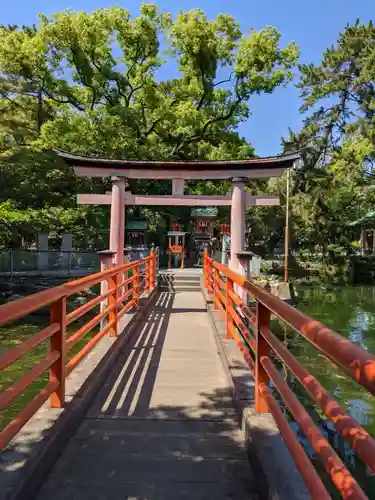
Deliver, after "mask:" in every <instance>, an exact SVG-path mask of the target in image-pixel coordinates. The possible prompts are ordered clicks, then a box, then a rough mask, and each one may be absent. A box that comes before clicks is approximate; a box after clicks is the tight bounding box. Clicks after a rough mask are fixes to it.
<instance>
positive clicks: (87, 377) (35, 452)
mask: <svg viewBox="0 0 375 500" xmlns="http://www.w3.org/2000/svg"><path fill="white" fill-rule="evenodd" d="M156 295H157V290H154V291H153V292H152V293H151V294H150V295H148V296H145V297H143V298H142V299H141V304H140V309H143V310H144V311H145V310H146V309H149V307H150V306H151V305H152V304H153V302H154V300H155V298H156ZM142 317H144V314H142V312H141V313H140V314H127V315H125V316H124V317H123V319H122V320H121V322H120V330H121V334H120V335H119V336H118V337H117V339H114V338H111V337H108V336H106V337H103V338H102V339H101V340H100V341H99V342H98V344H97V345H96V346H95V348H94V349H93V350H92V351H91V352H90V354H89V355H88V356H87V357H86V358H85V359H84V360H83V361H82V363H81V364H80V365H79V367H77V368H76V369H75V370H74V371H73V372H72V373H71V375H70V376H69V377H68V378H67V384H66V406H65V408H64V409H51V408H50V407H49V402H48V401H47V402H46V403H45V404H44V405H43V406H42V407H41V408H40V410H38V411H37V413H36V414H35V415H34V416H33V417H32V418H31V419H30V420H29V422H28V423H27V424H26V425H25V426H24V427H23V428H22V430H21V431H20V432H19V433H18V434H17V435H16V436H15V438H14V439H13V440H12V441H11V442H10V443H9V444H8V446H7V447H6V448H5V449H4V450H3V451H2V452H1V453H0V500H30V499H32V498H34V497H35V495H36V494H37V493H38V491H39V489H40V488H41V486H42V485H43V482H44V480H45V478H46V477H47V476H48V474H49V473H50V471H51V470H52V468H53V467H54V465H55V463H56V461H57V460H58V458H59V456H60V455H61V453H62V452H63V450H64V448H65V446H66V444H67V443H68V441H69V439H70V438H71V437H72V435H73V434H74V432H75V431H76V429H77V428H78V426H79V424H80V423H81V421H82V419H83V418H84V416H85V414H86V412H87V410H88V409H89V407H90V405H91V404H92V402H93V400H94V398H95V396H96V395H97V392H98V390H99V388H100V387H101V385H102V384H103V383H104V382H105V380H106V379H107V377H108V375H109V374H110V371H111V369H112V367H113V365H114V363H115V361H116V359H117V357H118V356H119V355H120V354H121V350H122V348H123V346H124V345H125V344H126V343H127V342H128V340H129V339H130V337H131V336H132V335H133V334H134V333H135V331H136V329H137V327H138V324H139V322H140V321H142ZM125 327H127V328H126V332H125V331H124V329H125Z"/></svg>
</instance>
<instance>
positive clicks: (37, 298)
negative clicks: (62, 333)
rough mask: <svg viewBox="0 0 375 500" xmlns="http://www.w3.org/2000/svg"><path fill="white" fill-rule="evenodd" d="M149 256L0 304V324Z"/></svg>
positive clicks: (18, 317) (137, 263) (91, 284)
mask: <svg viewBox="0 0 375 500" xmlns="http://www.w3.org/2000/svg"><path fill="white" fill-rule="evenodd" d="M151 258H152V257H151V256H148V257H146V258H145V259H143V260H137V261H135V262H129V263H127V264H122V265H120V266H116V267H112V268H110V269H106V270H105V271H99V272H97V273H94V274H91V275H90V276H85V277H83V278H78V279H76V280H72V281H69V282H67V283H64V284H62V285H59V286H56V287H53V288H49V289H48V290H43V291H42V292H37V293H33V294H32V295H28V296H27V297H22V298H20V299H17V300H14V301H12V302H8V303H7V304H2V305H0V326H3V325H5V324H7V323H10V322H12V321H16V320H17V319H20V318H22V317H23V316H27V315H28V314H30V313H33V312H35V311H37V310H38V309H41V308H42V307H46V306H49V305H50V304H52V302H55V301H56V300H59V299H61V298H62V297H69V296H70V295H73V294H75V293H78V292H80V291H82V290H85V289H86V288H89V287H91V286H94V285H97V284H98V283H100V282H101V281H102V280H103V279H104V278H110V277H112V276H114V275H115V274H117V273H118V272H121V271H128V270H130V269H132V268H134V267H136V266H138V265H139V264H140V263H142V262H147V261H149V260H150V259H151Z"/></svg>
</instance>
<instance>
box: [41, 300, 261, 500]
mask: <svg viewBox="0 0 375 500" xmlns="http://www.w3.org/2000/svg"><path fill="white" fill-rule="evenodd" d="M37 498H38V500H47V499H50V498H54V500H59V499H80V500H94V499H95V500H96V499H103V500H106V499H112V500H120V499H121V500H125V499H130V498H134V499H153V500H155V499H169V498H171V499H172V498H173V499H175V498H176V499H179V498H194V499H211V498H216V499H229V498H236V499H238V500H242V499H245V498H247V499H249V498H251V499H254V498H259V496H258V490H257V484H256V481H255V479H254V476H253V474H252V471H251V469H250V466H249V462H248V460H247V456H246V453H245V449H244V445H243V437H242V435H241V432H240V430H239V426H238V421H237V417H236V412H235V409H234V407H233V401H232V394H231V388H230V387H229V383H228V379H227V375H226V372H225V370H224V367H223V365H222V361H221V359H220V356H219V353H218V350H217V346H216V343H215V338H214V333H213V330H212V328H211V325H210V320H209V317H208V313H207V312H206V308H205V304H204V301H203V298H202V295H201V294H200V293H199V292H190V293H189V292H182V293H176V294H173V293H161V294H160V295H159V297H158V299H157V302H156V303H155V305H154V306H153V307H152V309H151V310H150V311H149V312H148V313H146V314H145V318H144V322H143V324H141V327H140V329H139V331H138V332H137V334H136V335H134V337H133V338H132V340H131V341H130V343H128V344H127V345H126V346H124V348H123V350H122V352H121V355H120V357H119V360H118V362H117V363H116V364H115V365H114V366H113V369H112V372H111V374H110V376H109V377H108V379H107V380H106V382H105V383H104V385H103V386H102V388H101V390H100V391H99V393H98V394H97V396H96V399H95V401H94V403H93V405H92V406H91V408H90V409H89V411H88V412H87V414H86V416H85V419H84V420H83V422H82V423H81V425H80V427H79V429H78V431H77V432H76V433H75V435H74V436H73V437H72V439H71V440H70V442H69V444H68V446H67V447H66V448H65V450H64V452H63V453H62V455H61V457H60V459H59V460H58V462H57V463H56V465H55V467H54V468H53V470H52V472H51V473H50V475H49V477H48V478H47V480H46V482H45V484H44V486H43V487H42V489H41V491H40V492H39V495H38V496H37Z"/></svg>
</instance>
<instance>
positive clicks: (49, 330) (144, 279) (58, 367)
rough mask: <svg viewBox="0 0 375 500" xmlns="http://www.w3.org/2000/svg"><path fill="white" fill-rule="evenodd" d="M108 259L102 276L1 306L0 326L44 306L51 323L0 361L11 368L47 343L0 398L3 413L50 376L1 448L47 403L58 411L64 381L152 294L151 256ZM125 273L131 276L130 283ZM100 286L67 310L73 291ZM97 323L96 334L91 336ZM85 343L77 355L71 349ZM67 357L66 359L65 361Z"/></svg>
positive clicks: (0, 434)
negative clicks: (74, 325) (115, 262)
mask: <svg viewBox="0 0 375 500" xmlns="http://www.w3.org/2000/svg"><path fill="white" fill-rule="evenodd" d="M110 259H111V258H110V257H109V259H108V256H105V255H103V258H102V269H103V270H102V271H100V272H98V273H95V274H93V275H91V276H87V277H84V278H80V279H77V280H74V281H71V282H68V283H64V284H63V285H60V286H57V287H55V288H51V289H49V290H44V291H43V292H39V293H36V294H33V295H30V296H28V297H25V298H22V299H19V300H16V301H14V302H10V303H8V304H4V305H2V306H0V326H1V325H4V324H7V323H9V322H11V321H15V320H17V319H20V318H22V317H24V316H27V315H28V314H30V313H32V312H35V311H37V310H39V309H41V308H44V307H46V306H49V308H50V324H49V326H47V327H45V328H43V329H42V330H40V331H39V332H37V333H35V334H34V335H32V336H30V337H29V338H28V339H26V340H25V341H23V342H22V343H20V344H19V345H17V346H15V347H12V348H10V349H9V350H8V351H7V352H5V353H4V354H2V355H1V356H0V370H4V369H6V368H8V367H9V366H11V365H12V364H13V363H15V362H16V361H17V360H18V359H19V358H21V357H22V356H24V355H26V354H28V353H30V352H31V351H33V350H34V349H35V348H36V347H38V346H40V345H41V344H43V343H44V342H46V341H49V343H50V346H49V354H47V355H46V356H45V357H44V358H43V359H42V360H40V361H38V362H37V363H35V364H34V365H33V366H32V368H31V369H30V370H28V371H26V373H24V374H23V375H22V376H21V377H20V378H19V379H18V380H17V381H15V382H13V383H12V385H10V386H9V387H6V389H5V390H4V391H2V393H1V394H0V410H2V409H4V408H7V407H8V406H9V405H10V404H11V403H12V402H13V401H14V400H15V399H16V398H17V397H18V396H19V395H20V394H22V393H23V391H25V389H27V388H28V387H29V386H30V385H31V384H32V383H33V382H34V381H35V380H36V379H37V378H38V377H40V376H41V375H44V374H45V372H47V371H49V383H47V385H45V386H44V388H43V389H42V390H40V392H39V393H38V394H37V395H36V396H35V397H34V398H33V399H32V400H31V401H30V402H28V403H27V404H26V406H25V407H23V408H22V409H21V411H20V412H19V413H18V414H17V415H16V417H15V418H13V420H11V421H10V422H9V423H8V425H7V426H6V427H5V428H4V429H2V430H1V431H0V449H2V448H3V447H4V446H6V445H7V444H8V443H9V441H10V440H11V439H12V438H13V437H14V436H15V435H16V433H17V432H18V431H19V430H20V429H21V428H22V427H23V426H24V425H25V424H26V422H27V421H28V420H29V419H30V418H31V417H32V416H33V415H34V414H35V412H36V411H38V410H39V408H40V407H41V406H42V405H43V404H44V403H45V401H47V399H48V398H50V401H51V406H52V407H53V408H62V407H63V406H64V403H65V389H66V377H67V376H68V375H69V374H70V373H71V372H72V371H73V370H74V369H75V368H76V366H78V364H79V363H81V361H82V360H83V359H84V358H85V357H86V356H87V355H88V354H89V352H90V351H91V350H92V349H93V348H94V347H95V346H96V344H97V343H98V342H99V341H100V340H101V339H102V338H103V337H104V335H106V334H109V335H110V336H111V337H116V336H117V335H118V333H119V321H120V319H121V318H122V316H123V315H124V314H125V313H126V312H127V311H128V310H129V309H131V308H133V307H134V308H137V307H138V304H139V299H140V296H141V295H142V294H143V293H144V292H152V291H153V290H154V289H155V286H156V272H157V271H156V261H157V258H156V254H155V253H154V252H151V255H150V256H148V257H146V258H145V259H142V260H137V261H135V262H129V263H127V264H122V265H119V266H116V267H113V264H112V262H111V260H110ZM129 271H130V272H131V277H130V278H129V277H128V275H129ZM99 283H100V293H99V295H97V296H96V297H95V298H93V299H91V300H89V301H88V302H86V303H85V304H83V305H80V306H78V307H76V308H75V309H74V310H73V311H71V312H69V313H68V311H67V299H68V298H69V297H71V296H72V295H75V294H77V293H78V292H80V291H82V290H85V289H88V288H90V287H92V286H94V285H97V284H99ZM99 306H100V312H99V313H96V312H95V316H94V317H92V318H89V320H88V321H86V323H85V324H84V325H82V326H80V325H78V327H77V328H78V329H77V330H76V331H74V332H68V330H67V327H68V325H70V324H72V323H73V322H75V321H77V320H78V319H79V318H81V317H82V316H83V315H85V314H87V313H89V312H91V311H93V309H94V308H96V307H99ZM99 324H100V328H99V329H98V331H95V330H94V328H96V326H97V325H99ZM88 334H91V337H90V338H88V339H86V343H85V345H84V346H83V347H80V346H77V347H79V350H78V352H74V351H73V352H72V349H73V348H74V346H76V345H77V343H78V342H81V341H82V340H83V339H84V337H86V336H87V335H88ZM69 353H70V356H68V355H69Z"/></svg>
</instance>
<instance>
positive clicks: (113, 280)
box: [107, 273, 120, 337]
mask: <svg viewBox="0 0 375 500" xmlns="http://www.w3.org/2000/svg"><path fill="white" fill-rule="evenodd" d="M119 276H120V273H116V274H115V275H114V276H109V277H108V278H107V283H108V285H107V286H108V290H112V291H111V292H110V294H109V295H108V307H112V306H113V309H112V310H111V311H110V312H109V314H108V321H109V322H110V323H112V322H113V325H112V328H111V329H110V330H109V336H110V337H117V335H118V325H117V300H118V288H117V285H118V278H119Z"/></svg>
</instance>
